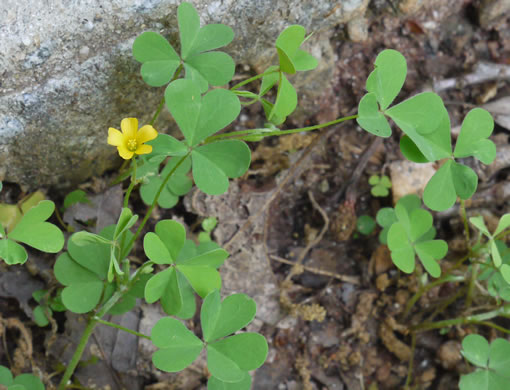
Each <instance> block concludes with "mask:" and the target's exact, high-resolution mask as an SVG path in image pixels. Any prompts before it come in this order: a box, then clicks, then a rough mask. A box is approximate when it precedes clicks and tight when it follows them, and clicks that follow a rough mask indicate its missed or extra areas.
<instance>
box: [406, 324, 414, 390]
mask: <svg viewBox="0 0 510 390" xmlns="http://www.w3.org/2000/svg"><path fill="white" fill-rule="evenodd" d="M415 349H416V333H411V360H409V367H408V369H407V379H406V383H405V385H404V388H405V389H407V388H409V385H410V384H411V378H412V377H413V365H414V351H415Z"/></svg>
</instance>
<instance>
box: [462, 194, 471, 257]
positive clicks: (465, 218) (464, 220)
mask: <svg viewBox="0 0 510 390" xmlns="http://www.w3.org/2000/svg"><path fill="white" fill-rule="evenodd" d="M460 212H461V217H462V221H463V222H464V232H465V234H466V243H467V247H468V248H470V245H469V242H470V241H471V239H470V235H469V225H468V219H467V213H466V202H465V201H464V200H463V199H461V200H460Z"/></svg>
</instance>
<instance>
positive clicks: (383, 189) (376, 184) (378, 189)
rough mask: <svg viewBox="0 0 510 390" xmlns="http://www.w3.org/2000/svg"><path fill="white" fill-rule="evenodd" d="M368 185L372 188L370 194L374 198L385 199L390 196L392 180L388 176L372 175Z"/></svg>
mask: <svg viewBox="0 0 510 390" xmlns="http://www.w3.org/2000/svg"><path fill="white" fill-rule="evenodd" d="M368 184H370V185H371V186H372V188H371V189H370V193H371V194H372V195H373V196H376V197H385V196H388V195H389V194H390V188H391V180H390V178H389V177H388V176H386V175H382V176H378V175H372V176H370V177H369V179H368Z"/></svg>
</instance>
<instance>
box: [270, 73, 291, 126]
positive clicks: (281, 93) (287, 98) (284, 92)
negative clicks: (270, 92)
mask: <svg viewBox="0 0 510 390" xmlns="http://www.w3.org/2000/svg"><path fill="white" fill-rule="evenodd" d="M296 106H297V92H296V89H295V88H294V87H293V85H292V84H291V83H290V82H289V80H287V78H286V77H285V75H284V74H283V73H281V72H280V78H279V83H278V92H277V94H276V101H275V103H274V105H273V109H272V110H271V113H270V114H269V117H268V120H271V119H272V118H273V117H276V118H286V117H287V116H289V115H290V114H292V113H293V112H294V110H295V109H296Z"/></svg>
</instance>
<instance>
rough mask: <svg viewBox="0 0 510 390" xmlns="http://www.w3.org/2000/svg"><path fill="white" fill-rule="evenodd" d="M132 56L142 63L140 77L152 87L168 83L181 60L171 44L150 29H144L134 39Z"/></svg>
mask: <svg viewBox="0 0 510 390" xmlns="http://www.w3.org/2000/svg"><path fill="white" fill-rule="evenodd" d="M133 57H135V59H136V60H137V61H138V62H141V63H142V64H143V65H142V69H141V74H142V78H143V80H144V81H145V82H146V83H147V84H149V85H150V86H153V87H160V86H162V85H165V84H168V83H169V82H170V80H171V79H172V77H173V76H174V74H175V71H176V70H177V68H178V67H179V64H180V62H181V60H180V58H179V56H178V55H177V53H176V52H175V50H174V48H173V47H172V45H170V43H168V41H167V40H166V39H165V38H164V37H162V36H161V35H159V34H158V33H155V32H152V31H146V32H144V33H142V34H141V35H139V36H138V37H137V38H136V39H135V41H134V42H133Z"/></svg>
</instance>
